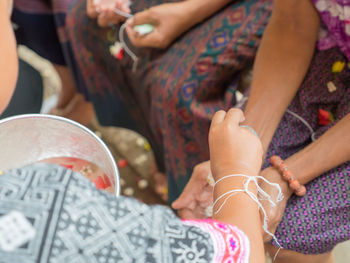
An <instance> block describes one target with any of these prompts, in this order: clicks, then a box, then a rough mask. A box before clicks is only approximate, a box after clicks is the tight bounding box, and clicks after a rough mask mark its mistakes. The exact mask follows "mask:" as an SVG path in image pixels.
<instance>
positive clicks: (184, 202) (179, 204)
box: [171, 191, 195, 210]
mask: <svg viewBox="0 0 350 263" xmlns="http://www.w3.org/2000/svg"><path fill="white" fill-rule="evenodd" d="M193 204H195V201H194V197H193V194H191V193H188V192H187V191H184V192H182V194H181V195H180V196H179V198H178V199H176V200H175V201H174V202H173V203H172V204H171V207H172V208H174V209H175V210H179V209H182V208H185V207H187V208H192V209H193V208H194V207H193Z"/></svg>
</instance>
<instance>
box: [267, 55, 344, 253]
mask: <svg viewBox="0 0 350 263" xmlns="http://www.w3.org/2000/svg"><path fill="white" fill-rule="evenodd" d="M338 60H344V58H343V56H342V54H341V52H340V51H339V50H337V49H333V50H327V51H317V52H316V53H315V56H314V59H313V62H312V64H311V67H310V70H309V72H308V75H307V76H306V77H305V79H304V82H303V84H302V86H301V88H300V90H299V91H298V94H297V96H296V97H295V99H294V100H293V102H292V103H291V105H290V106H289V108H288V109H289V110H290V111H292V112H294V113H296V114H298V115H300V116H301V117H303V118H304V119H305V120H306V121H307V122H308V123H309V124H310V125H311V127H312V128H313V129H314V131H315V137H316V138H318V137H320V136H321V135H322V134H323V133H324V132H325V131H327V130H328V129H329V128H330V127H331V126H333V125H334V123H336V122H337V121H338V120H340V119H341V118H342V117H344V116H345V115H346V114H348V113H350V89H349V84H350V83H349V79H350V78H349V77H350V70H349V69H347V68H344V70H343V71H342V72H341V73H339V74H338V75H336V76H335V75H334V73H332V72H331V69H332V65H333V63H334V62H336V61H338ZM329 81H333V83H334V84H335V85H336V87H337V90H336V91H335V92H333V93H331V92H330V91H329V90H328V88H327V83H328V82H329ZM319 109H323V110H329V111H330V112H332V113H333V115H334V117H335V120H334V122H332V123H331V124H329V125H326V126H322V125H320V124H319V121H318V110H319ZM339 139H341V138H339ZM309 143H311V132H310V131H309V129H308V128H307V127H306V126H305V125H304V124H303V123H302V122H301V121H299V120H298V119H296V118H295V117H294V116H292V115H291V114H290V113H286V114H285V116H284V117H283V119H282V121H281V123H280V125H279V128H278V129H277V131H276V133H275V135H274V138H273V140H272V142H271V146H270V148H269V151H268V154H267V158H269V157H270V156H272V155H274V154H278V155H280V156H282V158H287V157H288V156H290V155H292V154H293V153H295V152H297V151H299V150H301V149H303V148H304V147H305V146H306V145H308V144H309ZM267 165H268V164H267V162H266V163H265V166H267ZM349 175H350V162H347V163H345V164H343V165H341V166H339V167H337V168H334V169H332V170H330V171H328V172H327V173H325V174H323V175H321V176H319V177H317V178H316V179H314V180H313V181H311V182H309V183H308V184H307V185H306V188H307V193H306V195H305V196H304V197H297V196H294V195H293V196H292V197H291V199H290V200H289V202H288V205H287V208H286V210H285V214H284V217H283V218H282V222H281V223H280V225H279V226H278V228H277V230H276V236H277V239H278V240H279V242H280V243H281V245H282V246H283V247H284V248H285V249H289V250H293V251H297V252H299V253H303V254H322V253H328V252H330V251H331V250H332V249H333V248H334V246H335V245H336V244H337V243H340V242H342V241H345V240H348V239H350V217H349V200H348V193H349V191H350V176H349Z"/></svg>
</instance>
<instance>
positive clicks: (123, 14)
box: [113, 8, 133, 18]
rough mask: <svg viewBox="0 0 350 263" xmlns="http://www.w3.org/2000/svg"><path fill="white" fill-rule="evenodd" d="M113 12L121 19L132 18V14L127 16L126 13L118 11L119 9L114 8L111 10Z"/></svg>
mask: <svg viewBox="0 0 350 263" xmlns="http://www.w3.org/2000/svg"><path fill="white" fill-rule="evenodd" d="M113 12H114V13H116V14H117V15H120V16H123V17H125V18H132V17H133V15H132V14H128V13H126V12H123V11H122V10H119V9H117V8H114V9H113Z"/></svg>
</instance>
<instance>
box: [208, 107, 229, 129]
mask: <svg viewBox="0 0 350 263" xmlns="http://www.w3.org/2000/svg"><path fill="white" fill-rule="evenodd" d="M225 116H226V112H225V111H223V110H220V111H218V112H216V113H215V114H214V117H213V119H212V120H211V125H212V126H213V125H217V124H219V123H222V122H223V121H224V119H225Z"/></svg>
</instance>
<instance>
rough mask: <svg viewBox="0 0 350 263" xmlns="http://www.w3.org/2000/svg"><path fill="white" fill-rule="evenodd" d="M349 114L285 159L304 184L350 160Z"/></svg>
mask: <svg viewBox="0 0 350 263" xmlns="http://www.w3.org/2000/svg"><path fill="white" fill-rule="evenodd" d="M349 131H350V114H348V115H347V116H345V117H344V118H343V119H342V120H340V121H339V122H338V123H337V124H336V125H335V126H333V127H332V128H331V129H329V130H328V131H327V132H326V133H325V134H323V135H322V136H321V137H320V138H319V139H317V140H316V141H314V142H313V143H311V144H310V145H309V146H307V147H306V148H304V149H303V150H302V151H300V152H298V153H296V154H294V155H292V156H291V157H290V158H288V159H287V160H286V163H287V165H288V167H289V169H290V170H291V171H292V172H293V173H294V175H295V176H296V177H297V179H298V180H299V181H300V182H301V183H302V184H305V183H307V182H309V181H311V180H313V179H315V178H316V177H317V176H319V175H321V174H323V173H325V172H326V171H329V170H330V169H332V168H335V167H337V166H339V165H341V164H342V163H344V162H346V161H349V160H350V144H349V142H350V132H349Z"/></svg>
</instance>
